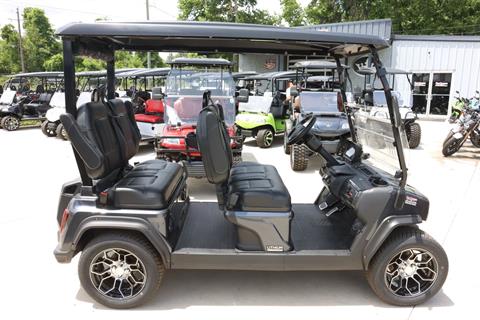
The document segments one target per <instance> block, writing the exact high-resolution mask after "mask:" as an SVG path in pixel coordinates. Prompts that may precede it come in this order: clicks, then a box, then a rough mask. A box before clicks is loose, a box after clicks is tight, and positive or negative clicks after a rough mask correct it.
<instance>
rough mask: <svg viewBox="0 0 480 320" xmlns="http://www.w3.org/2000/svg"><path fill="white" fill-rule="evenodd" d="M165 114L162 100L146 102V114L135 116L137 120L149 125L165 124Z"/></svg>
mask: <svg viewBox="0 0 480 320" xmlns="http://www.w3.org/2000/svg"><path fill="white" fill-rule="evenodd" d="M164 112H165V109H164V105H163V101H162V100H153V99H150V100H147V101H146V102H145V113H138V114H136V115H135V120H136V121H139V122H147V123H163V121H164V120H163V114H164Z"/></svg>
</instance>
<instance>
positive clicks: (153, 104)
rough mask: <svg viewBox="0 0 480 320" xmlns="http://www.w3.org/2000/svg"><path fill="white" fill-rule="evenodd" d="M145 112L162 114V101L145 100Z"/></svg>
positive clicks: (163, 108)
mask: <svg viewBox="0 0 480 320" xmlns="http://www.w3.org/2000/svg"><path fill="white" fill-rule="evenodd" d="M145 112H146V113H164V112H165V107H164V105H163V101H162V100H153V99H150V100H147V101H146V102H145Z"/></svg>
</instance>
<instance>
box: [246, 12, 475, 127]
mask: <svg viewBox="0 0 480 320" xmlns="http://www.w3.org/2000/svg"><path fill="white" fill-rule="evenodd" d="M302 28H307V29H313V30H318V31H319V32H347V33H357V34H368V35H378V36H380V37H382V38H384V39H386V40H388V41H390V43H391V47H390V48H387V49H385V50H382V52H381V53H380V54H381V56H382V61H384V63H385V64H386V65H387V66H389V67H392V68H397V69H403V70H406V71H409V72H411V75H410V79H411V80H412V81H411V84H410V83H409V81H408V80H407V78H406V77H405V76H403V77H402V76H397V77H396V79H395V88H394V89H395V90H398V91H400V92H401V94H402V96H403V97H404V100H406V101H411V103H412V105H413V107H414V109H415V111H416V112H417V113H418V114H420V115H424V116H426V117H431V118H435V117H438V118H445V117H446V116H447V115H449V114H450V111H451V110H450V106H451V105H452V103H453V99H454V96H455V94H456V91H459V93H460V95H461V96H462V97H468V98H470V97H473V96H474V95H475V91H476V90H480V37H479V36H426V35H425V36H424V35H419V36H411V35H395V34H393V33H392V21H391V20H390V19H381V20H369V21H355V22H346V23H333V24H324V25H315V26H307V27H302ZM319 58H320V59H329V57H318V56H313V57H312V56H310V57H297V56H286V57H285V56H275V55H248V54H245V55H241V56H240V59H239V69H240V70H248V71H249V70H255V71H257V72H267V71H272V70H286V69H287V68H288V67H289V66H290V65H292V64H293V63H294V62H295V61H298V60H303V59H319ZM347 63H348V64H349V65H351V66H352V67H353V68H352V70H353V72H350V75H351V78H352V82H353V88H352V91H354V92H355V93H358V92H359V91H361V90H362V89H363V86H364V79H365V78H364V77H363V76H360V75H359V74H357V73H356V72H355V69H356V67H358V66H360V65H365V64H368V63H369V59H368V57H356V58H355V59H352V60H350V61H347ZM269 68H270V69H269Z"/></svg>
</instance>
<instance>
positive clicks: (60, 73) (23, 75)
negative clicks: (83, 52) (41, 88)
mask: <svg viewBox="0 0 480 320" xmlns="http://www.w3.org/2000/svg"><path fill="white" fill-rule="evenodd" d="M11 77H12V78H56V77H63V71H45V72H27V73H17V74H14V75H12V76H11Z"/></svg>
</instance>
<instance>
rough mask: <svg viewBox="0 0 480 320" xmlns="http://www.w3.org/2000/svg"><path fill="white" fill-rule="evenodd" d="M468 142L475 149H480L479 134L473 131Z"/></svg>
mask: <svg viewBox="0 0 480 320" xmlns="http://www.w3.org/2000/svg"><path fill="white" fill-rule="evenodd" d="M470 141H471V142H472V144H473V145H474V146H475V147H477V148H480V134H479V133H476V132H475V131H474V132H472V133H470Z"/></svg>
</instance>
